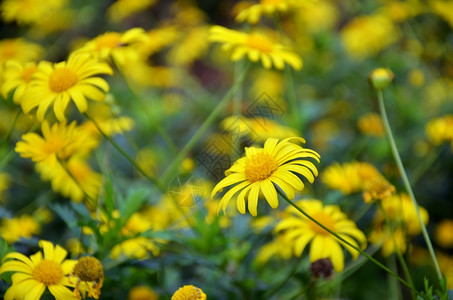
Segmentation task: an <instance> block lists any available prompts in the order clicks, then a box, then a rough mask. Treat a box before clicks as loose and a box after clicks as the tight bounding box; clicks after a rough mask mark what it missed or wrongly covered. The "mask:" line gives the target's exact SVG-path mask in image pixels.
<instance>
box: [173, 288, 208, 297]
mask: <svg viewBox="0 0 453 300" xmlns="http://www.w3.org/2000/svg"><path fill="white" fill-rule="evenodd" d="M171 300H206V294H205V293H204V292H203V290H202V289H200V288H197V287H196V286H193V285H185V286H183V287H180V288H179V289H178V290H177V291H176V292H175V293H174V294H173V296H171Z"/></svg>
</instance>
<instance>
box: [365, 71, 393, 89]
mask: <svg viewBox="0 0 453 300" xmlns="http://www.w3.org/2000/svg"><path fill="white" fill-rule="evenodd" d="M394 79H395V74H393V72H392V71H391V70H390V69H387V68H378V69H374V70H373V71H372V72H371V73H370V76H369V77H368V80H369V82H370V83H371V85H372V86H373V87H374V88H375V89H376V90H383V89H385V88H386V87H387V86H389V85H390V84H391V83H393V81H394Z"/></svg>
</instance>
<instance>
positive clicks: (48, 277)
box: [32, 259, 64, 286]
mask: <svg viewBox="0 0 453 300" xmlns="http://www.w3.org/2000/svg"><path fill="white" fill-rule="evenodd" d="M32 275H33V277H34V278H35V279H36V280H37V281H39V282H42V283H44V284H45V285H47V286H49V285H54V284H58V283H59V282H60V281H61V279H63V277H64V274H63V270H62V269H61V266H60V265H59V264H58V263H57V262H55V261H53V260H47V259H44V260H43V261H41V262H40V263H39V264H38V265H37V266H36V267H35V268H34V269H33V273H32Z"/></svg>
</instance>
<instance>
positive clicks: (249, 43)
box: [209, 25, 302, 70]
mask: <svg viewBox="0 0 453 300" xmlns="http://www.w3.org/2000/svg"><path fill="white" fill-rule="evenodd" d="M209 40H210V41H211V42H219V43H222V49H223V50H225V51H230V50H231V51H232V53H231V60H232V61H238V60H240V59H241V58H243V57H244V56H245V55H247V56H248V58H249V59H250V60H251V61H253V62H257V61H261V63H262V64H263V66H264V68H266V69H270V68H271V67H272V66H275V67H276V68H277V69H280V70H281V69H283V68H284V67H285V64H288V65H290V66H291V67H293V68H294V69H296V70H300V69H301V68H302V60H301V59H300V57H299V56H298V55H297V54H296V53H294V52H293V51H292V50H291V49H290V48H288V47H285V46H283V45H281V44H277V43H274V41H272V40H271V39H269V38H268V37H266V36H264V35H263V34H260V33H251V34H248V33H244V32H240V31H236V30H231V29H228V28H225V27H222V26H218V25H216V26H212V27H211V29H210V35H209Z"/></svg>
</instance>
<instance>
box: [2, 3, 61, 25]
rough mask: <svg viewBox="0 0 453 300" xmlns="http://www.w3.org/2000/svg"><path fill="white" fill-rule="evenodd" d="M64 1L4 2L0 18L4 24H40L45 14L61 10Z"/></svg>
mask: <svg viewBox="0 0 453 300" xmlns="http://www.w3.org/2000/svg"><path fill="white" fill-rule="evenodd" d="M65 2H66V1H65V0H49V1H35V0H5V1H3V2H2V4H1V6H0V10H1V12H2V18H3V20H5V21H6V22H13V21H16V22H17V23H18V24H20V25H21V24H30V23H38V22H42V19H43V18H45V17H46V15H47V14H49V13H51V12H53V11H55V10H59V9H61V8H62V7H63V6H64V4H65Z"/></svg>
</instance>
